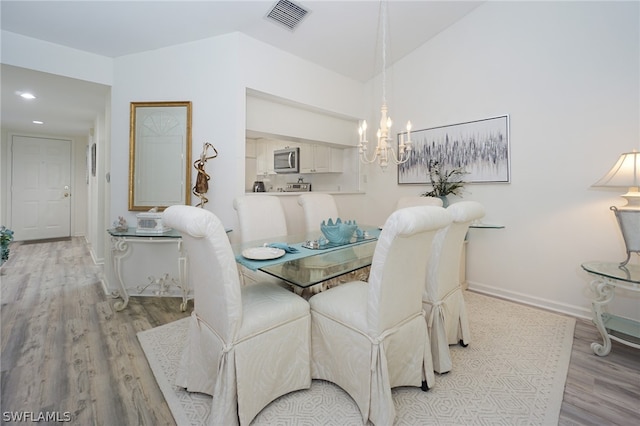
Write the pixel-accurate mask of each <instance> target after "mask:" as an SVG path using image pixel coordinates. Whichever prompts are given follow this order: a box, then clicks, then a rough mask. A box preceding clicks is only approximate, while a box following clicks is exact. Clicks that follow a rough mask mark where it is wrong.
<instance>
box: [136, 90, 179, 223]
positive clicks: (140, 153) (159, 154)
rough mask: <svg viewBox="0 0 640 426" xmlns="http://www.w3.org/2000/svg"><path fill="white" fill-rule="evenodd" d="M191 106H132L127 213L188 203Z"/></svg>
mask: <svg viewBox="0 0 640 426" xmlns="http://www.w3.org/2000/svg"><path fill="white" fill-rule="evenodd" d="M190 166H191V102H131V115H130V129H129V210H137V211H147V210H149V209H151V208H153V207H158V210H159V211H162V210H164V209H165V208H166V207H169V206H172V205H174V204H187V205H188V204H190V202H191V191H190V185H191V167H190Z"/></svg>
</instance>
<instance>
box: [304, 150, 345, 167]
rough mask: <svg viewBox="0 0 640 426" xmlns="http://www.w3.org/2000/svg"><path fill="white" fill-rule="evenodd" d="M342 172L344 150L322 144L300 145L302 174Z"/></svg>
mask: <svg viewBox="0 0 640 426" xmlns="http://www.w3.org/2000/svg"><path fill="white" fill-rule="evenodd" d="M341 171H342V150H341V149H338V148H332V147H330V146H328V145H320V144H300V173H334V172H341Z"/></svg>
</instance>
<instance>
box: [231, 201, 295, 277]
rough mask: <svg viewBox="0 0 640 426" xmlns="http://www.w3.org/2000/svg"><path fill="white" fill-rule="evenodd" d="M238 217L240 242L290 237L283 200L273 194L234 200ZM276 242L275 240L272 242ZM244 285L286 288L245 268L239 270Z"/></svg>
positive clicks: (261, 274)
mask: <svg viewBox="0 0 640 426" xmlns="http://www.w3.org/2000/svg"><path fill="white" fill-rule="evenodd" d="M233 208H234V209H235V210H236V213H237V215H238V223H239V225H240V240H241V242H247V241H256V240H266V239H268V238H274V237H282V236H283V235H287V220H286V218H285V214H284V209H283V208H282V204H281V203H280V199H279V198H278V197H276V196H273V195H248V196H240V197H237V198H235V199H234V200H233ZM271 242H275V241H271ZM238 269H239V271H240V276H241V279H242V284H243V285H250V284H255V283H258V282H262V281H269V282H273V283H279V284H280V285H283V281H282V280H279V279H277V278H275V277H273V276H271V275H268V274H266V273H264V272H262V271H252V270H251V269H249V268H247V267H246V266H243V265H240V267H239V268H238Z"/></svg>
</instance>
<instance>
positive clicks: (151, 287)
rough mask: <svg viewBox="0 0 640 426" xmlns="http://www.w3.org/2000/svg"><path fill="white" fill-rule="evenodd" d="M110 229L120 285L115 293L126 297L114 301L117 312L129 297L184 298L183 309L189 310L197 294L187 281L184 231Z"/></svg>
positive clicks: (126, 302) (116, 273)
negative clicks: (189, 301) (151, 231)
mask: <svg viewBox="0 0 640 426" xmlns="http://www.w3.org/2000/svg"><path fill="white" fill-rule="evenodd" d="M107 232H108V233H109V235H111V258H112V264H113V271H114V274H115V276H116V278H117V281H118V285H119V288H120V290H116V291H114V292H112V293H111V296H112V297H114V298H121V299H122V300H121V301H120V300H119V301H117V302H115V303H114V305H113V306H114V308H115V309H116V310H117V311H121V310H123V309H124V308H126V307H127V304H128V303H129V296H156V297H182V303H181V304H180V309H181V310H182V311H183V312H184V311H186V309H187V301H188V300H189V299H190V298H192V297H193V295H192V294H191V292H190V288H189V282H188V281H187V268H186V266H187V265H186V262H187V256H186V254H185V252H184V250H183V247H182V238H181V237H180V234H179V233H178V232H176V231H174V230H171V231H167V232H164V233H162V234H153V235H149V234H139V233H136V228H128V229H127V230H126V231H118V230H116V229H108V230H107ZM134 254H135V255H137V256H136V258H135V259H133V257H134ZM125 267H126V268H127V269H126V271H124V269H125ZM145 279H146V282H144V280H145ZM131 282H134V283H135V284H131Z"/></svg>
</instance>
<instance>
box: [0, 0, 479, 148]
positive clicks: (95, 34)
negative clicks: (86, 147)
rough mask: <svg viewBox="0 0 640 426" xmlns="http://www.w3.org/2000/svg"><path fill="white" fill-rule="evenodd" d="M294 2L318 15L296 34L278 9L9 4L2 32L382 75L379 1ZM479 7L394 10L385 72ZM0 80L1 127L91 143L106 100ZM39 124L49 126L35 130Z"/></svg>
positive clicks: (398, 4)
mask: <svg viewBox="0 0 640 426" xmlns="http://www.w3.org/2000/svg"><path fill="white" fill-rule="evenodd" d="M294 2H295V3H297V4H298V5H300V6H302V7H304V8H306V9H307V10H309V11H310V12H309V13H308V14H307V16H306V17H305V18H304V19H303V20H302V22H301V23H300V24H299V25H298V27H297V28H296V29H295V30H294V31H290V30H288V29H286V28H283V27H281V26H279V25H277V24H275V23H273V22H270V21H268V20H266V19H265V16H266V14H267V13H268V12H269V10H270V9H271V8H272V7H273V5H274V4H275V3H276V0H262V1H244V0H236V1H211V0H210V1H163V0H155V1H24V0H23V1H8V0H2V2H0V18H1V28H2V30H3V31H9V32H12V33H17V34H21V35H24V36H28V37H32V38H36V39H40V40H45V41H48V42H52V43H56V44H60V45H64V46H68V47H72V48H75V49H79V50H83V51H87V52H92V53H96V54H99V55H103V56H107V57H118V56H123V55H129V54H134V53H138V52H142V51H146V50H152V49H157V48H161V47H165V46H169V45H174V44H180V43H185V42H189V41H194V40H199V39H203V38H209V37H214V36H217V35H221V34H225V33H229V32H236V31H238V32H242V33H244V34H246V35H248V36H250V37H253V38H256V39H258V40H261V41H264V42H265V43H268V44H270V45H273V46H275V47H277V48H279V49H282V50H284V51H287V52H290V53H292V54H294V55H296V56H299V57H301V58H304V59H306V60H309V61H311V62H313V63H316V64H318V65H320V66H323V67H325V68H328V69H330V70H333V71H335V72H338V73H340V74H343V75H345V76H348V77H351V78H353V79H356V80H359V81H363V82H364V81H367V80H369V79H370V78H371V77H373V75H375V74H377V73H379V72H380V70H381V69H380V65H379V61H380V56H381V55H380V49H381V47H380V44H379V41H378V40H379V30H378V16H379V7H380V3H379V2H378V1H368V0H347V1H326V0H325V1H318V0H314V1H307V0H294ZM480 4H482V2H481V1H453V0H449V1H430V0H413V1H401V0H389V2H388V16H389V26H388V28H389V30H388V31H389V33H388V39H389V46H388V51H387V52H388V53H387V55H388V59H387V62H388V63H393V62H395V61H397V60H398V59H400V58H402V57H404V56H406V55H407V54H409V53H410V52H411V51H413V50H415V49H416V48H417V47H419V46H420V45H422V44H424V43H425V42H426V41H428V40H429V39H430V38H432V37H434V36H435V35H436V34H438V33H439V32H440V31H442V30H443V29H445V28H447V27H448V26H450V25H451V24H453V23H454V22H456V21H457V20H459V19H461V18H462V17H464V16H465V15H466V14H467V13H469V12H470V11H471V10H473V9H474V8H476V7H478V6H479V5H480ZM376 61H377V62H378V65H376ZM1 71H2V75H1V78H2V126H3V127H10V128H12V129H16V130H21V131H39V132H46V133H49V134H61V135H69V136H74V135H86V134H87V131H88V127H87V124H86V123H91V122H92V120H93V117H95V114H96V111H100V108H101V107H102V105H104V103H100V100H101V96H102V97H103V96H104V94H105V93H106V91H105V90H108V88H105V87H104V86H100V85H93V84H90V83H87V82H81V81H78V80H73V79H68V78H62V77H59V76H52V75H48V74H44V73H38V72H27V71H26V70H23V69H20V68H15V67H8V66H6V65H2V70H1ZM76 84H77V85H79V87H76ZM26 90H33V91H34V92H35V94H36V96H38V98H37V99H36V100H34V101H30V102H26V101H24V100H23V99H22V98H19V97H18V96H16V94H15V92H17V91H26ZM96 108H98V109H96ZM32 114H33V115H32ZM34 119H38V120H42V121H45V124H44V125H42V126H40V127H39V128H35V129H34V128H33V125H32V124H31V120H34ZM54 126H55V127H54ZM89 127H90V125H89ZM65 128H66V129H67V130H65Z"/></svg>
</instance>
